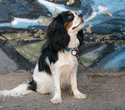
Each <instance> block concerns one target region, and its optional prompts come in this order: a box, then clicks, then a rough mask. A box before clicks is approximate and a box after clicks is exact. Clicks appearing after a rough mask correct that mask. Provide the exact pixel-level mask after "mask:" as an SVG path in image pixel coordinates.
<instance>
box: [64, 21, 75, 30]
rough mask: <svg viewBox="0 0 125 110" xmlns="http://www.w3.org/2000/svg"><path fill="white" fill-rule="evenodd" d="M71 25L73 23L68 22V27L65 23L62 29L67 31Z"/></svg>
mask: <svg viewBox="0 0 125 110" xmlns="http://www.w3.org/2000/svg"><path fill="white" fill-rule="evenodd" d="M72 24H73V22H70V23H69V24H68V25H67V24H66V23H65V24H64V27H65V28H66V29H69V28H70V27H71V26H72Z"/></svg>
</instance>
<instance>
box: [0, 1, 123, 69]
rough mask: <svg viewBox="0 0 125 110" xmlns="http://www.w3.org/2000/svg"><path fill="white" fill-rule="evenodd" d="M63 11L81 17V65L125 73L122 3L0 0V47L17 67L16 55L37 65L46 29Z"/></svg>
mask: <svg viewBox="0 0 125 110" xmlns="http://www.w3.org/2000/svg"><path fill="white" fill-rule="evenodd" d="M66 10H70V11H77V12H79V13H82V14H83V15H84V18H85V22H86V24H85V27H84V28H83V32H84V34H85V36H84V42H83V45H82V47H81V48H80V55H81V60H82V61H83V62H84V64H85V65H86V66H89V67H91V68H99V69H104V70H106V71H114V70H115V71H124V70H125V41H124V40H125V0H113V1H112V0H0V48H1V49H2V50H3V51H4V52H5V53H6V54H7V55H8V56H11V59H13V60H14V61H15V62H16V63H18V64H19V65H21V64H22V63H23V62H22V63H21V64H20V62H21V61H23V60H21V61H16V60H15V59H14V58H15V57H17V54H18V55H19V56H20V57H22V59H23V58H24V59H26V60H28V61H29V62H33V63H34V62H36V61H37V59H38V57H39V53H40V46H41V45H43V43H44V42H45V41H43V39H45V32H46V29H47V26H48V25H49V24H50V23H51V20H52V18H53V17H54V16H56V15H57V14H58V13H60V12H62V11H66ZM10 50H11V51H10ZM15 53H16V54H15ZM14 55H15V56H14ZM12 56H14V58H13V57H12ZM17 59H18V57H17ZM26 60H25V61H26ZM19 67H20V66H19Z"/></svg>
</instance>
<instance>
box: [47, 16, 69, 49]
mask: <svg viewBox="0 0 125 110" xmlns="http://www.w3.org/2000/svg"><path fill="white" fill-rule="evenodd" d="M47 38H48V41H49V46H50V48H53V49H55V50H57V51H59V50H62V49H64V48H66V47H67V45H68V43H69V40H70V37H69V35H68V33H67V30H66V28H65V27H64V23H63V19H62V17H61V15H58V16H57V17H56V18H54V20H53V21H52V23H51V24H50V25H49V26H48V29H47Z"/></svg>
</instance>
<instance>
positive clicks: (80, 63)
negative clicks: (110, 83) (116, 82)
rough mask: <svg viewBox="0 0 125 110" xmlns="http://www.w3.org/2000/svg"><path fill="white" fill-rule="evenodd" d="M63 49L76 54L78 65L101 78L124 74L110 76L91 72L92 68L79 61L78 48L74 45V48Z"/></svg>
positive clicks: (111, 76)
mask: <svg viewBox="0 0 125 110" xmlns="http://www.w3.org/2000/svg"><path fill="white" fill-rule="evenodd" d="M65 50H66V51H68V52H71V54H72V55H73V56H76V58H77V60H78V63H79V65H81V66H82V67H84V68H85V69H86V70H88V71H89V72H91V73H93V74H94V75H95V76H96V77H102V78H120V77H123V76H125V73H124V74H120V75H116V76H114V75H110V76H108V75H100V74H98V73H95V72H93V71H92V70H90V69H89V68H88V67H86V66H85V65H84V64H83V63H82V62H81V61H80V58H79V56H78V48H75V47H74V48H66V49H65Z"/></svg>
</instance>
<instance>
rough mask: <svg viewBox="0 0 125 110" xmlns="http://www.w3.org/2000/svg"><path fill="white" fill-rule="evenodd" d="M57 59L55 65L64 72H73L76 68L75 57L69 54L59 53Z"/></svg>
mask: <svg viewBox="0 0 125 110" xmlns="http://www.w3.org/2000/svg"><path fill="white" fill-rule="evenodd" d="M58 57H59V59H58V61H57V64H58V66H59V67H60V68H63V69H64V70H73V69H74V68H76V67H77V66H78V61H77V58H76V56H73V55H72V54H71V52H67V51H65V52H59V53H58Z"/></svg>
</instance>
